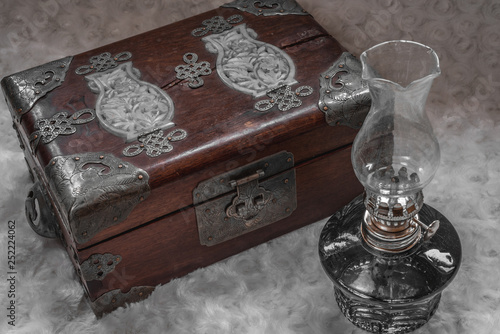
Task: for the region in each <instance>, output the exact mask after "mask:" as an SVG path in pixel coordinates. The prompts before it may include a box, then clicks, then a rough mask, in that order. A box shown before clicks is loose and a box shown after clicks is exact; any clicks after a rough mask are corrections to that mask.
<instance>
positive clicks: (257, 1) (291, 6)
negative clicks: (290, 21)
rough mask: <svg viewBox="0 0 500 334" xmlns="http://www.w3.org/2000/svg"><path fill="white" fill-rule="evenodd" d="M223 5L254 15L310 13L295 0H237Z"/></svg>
mask: <svg viewBox="0 0 500 334" xmlns="http://www.w3.org/2000/svg"><path fill="white" fill-rule="evenodd" d="M221 7H229V8H236V9H239V10H241V11H243V12H248V13H251V14H254V15H257V16H258V15H264V16H271V15H289V14H295V15H309V14H308V13H307V12H306V11H305V10H304V9H303V8H302V7H301V6H300V5H299V4H298V3H297V2H296V1H295V0H235V1H233V2H230V3H227V4H224V5H222V6H221Z"/></svg>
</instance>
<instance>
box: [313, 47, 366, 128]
mask: <svg viewBox="0 0 500 334" xmlns="http://www.w3.org/2000/svg"><path fill="white" fill-rule="evenodd" d="M361 70H362V66H361V63H360V62H359V60H357V59H356V58H355V57H354V56H353V55H351V54H350V53H348V52H344V53H343V54H342V55H341V57H340V58H339V59H338V60H337V61H336V62H335V63H334V64H333V65H332V66H331V67H330V68H329V69H328V70H327V71H325V72H324V73H322V74H321V75H320V77H319V81H320V86H321V89H320V99H319V102H318V106H319V109H320V110H321V111H322V112H323V113H325V118H326V122H327V123H328V124H329V125H332V126H334V125H339V124H342V125H347V126H350V127H353V128H359V127H361V125H362V124H363V121H364V119H365V117H366V115H367V114H368V111H369V110H370V103H371V102H370V101H371V99H370V92H369V90H368V85H367V84H366V82H365V81H364V80H363V79H362V78H361Z"/></svg>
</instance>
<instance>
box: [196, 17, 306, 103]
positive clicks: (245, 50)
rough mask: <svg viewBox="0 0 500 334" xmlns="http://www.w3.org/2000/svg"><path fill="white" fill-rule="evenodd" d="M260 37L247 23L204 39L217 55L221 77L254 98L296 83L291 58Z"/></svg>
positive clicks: (229, 84)
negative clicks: (259, 38) (259, 39)
mask: <svg viewBox="0 0 500 334" xmlns="http://www.w3.org/2000/svg"><path fill="white" fill-rule="evenodd" d="M256 38H257V33H256V32H255V31H254V30H252V29H249V28H247V26H246V24H240V25H238V26H236V27H234V28H233V29H231V30H227V31H225V32H223V33H221V34H214V35H210V36H207V37H204V38H202V40H203V41H204V42H205V47H206V48H207V49H208V50H209V51H210V52H212V53H217V74H218V75H219V77H220V78H221V80H222V81H223V82H224V83H225V84H226V85H227V86H229V87H231V88H233V89H235V90H237V91H240V92H242V93H245V94H249V95H252V96H254V97H261V96H264V95H266V93H267V92H268V91H270V90H273V89H276V88H278V87H280V86H283V85H292V84H294V83H296V82H297V81H296V80H295V65H294V63H293V61H292V59H291V58H290V56H288V55H287V54H286V52H284V51H283V50H281V49H280V48H278V47H276V46H274V45H271V44H268V43H265V42H261V41H258V40H256Z"/></svg>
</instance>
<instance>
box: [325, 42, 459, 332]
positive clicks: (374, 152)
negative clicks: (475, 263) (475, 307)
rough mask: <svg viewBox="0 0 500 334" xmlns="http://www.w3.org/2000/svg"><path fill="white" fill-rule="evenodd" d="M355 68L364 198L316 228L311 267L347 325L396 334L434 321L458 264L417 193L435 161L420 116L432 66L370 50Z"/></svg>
mask: <svg viewBox="0 0 500 334" xmlns="http://www.w3.org/2000/svg"><path fill="white" fill-rule="evenodd" d="M360 59H361V62H362V65H363V71H362V78H363V79H364V80H366V82H367V84H368V87H369V90H370V96H371V107H370V111H369V113H368V115H367V117H366V119H365V121H364V123H363V126H362V128H361V130H360V131H359V133H358V135H357V136H356V139H355V140H354V144H353V148H352V154H351V159H352V164H353V168H354V171H355V173H356V177H357V178H358V179H359V181H360V182H361V183H362V184H363V186H364V187H365V193H364V196H362V197H361V196H360V197H358V198H357V199H355V200H354V201H353V202H351V203H350V204H349V205H348V206H346V207H345V208H344V210H342V211H339V212H338V213H337V214H336V215H334V216H333V217H332V218H331V219H330V220H329V221H328V223H327V224H326V225H325V228H324V229H323V231H322V233H321V237H320V244H319V249H320V258H321V262H322V264H323V267H324V269H325V271H326V273H327V274H328V276H329V277H330V278H331V279H332V281H333V283H334V286H335V297H336V300H337V302H338V304H339V307H340V309H341V310H342V312H343V313H344V315H345V316H346V317H347V318H348V319H349V320H350V321H351V322H352V323H354V324H355V325H357V326H359V327H361V328H363V329H365V330H368V331H371V332H374V333H406V332H409V331H412V330H415V329H416V328H418V327H420V326H422V325H424V324H425V323H426V322H427V321H428V320H429V319H430V318H431V316H432V315H433V314H434V312H435V311H436V309H437V307H438V304H439V300H440V298H441V292H442V290H443V289H444V288H445V287H446V286H447V285H448V284H449V283H450V282H451V280H452V279H453V278H454V277H455V275H456V273H457V271H458V268H459V266H460V262H461V256H462V255H461V254H462V253H461V246H460V239H459V237H458V234H457V232H456V231H455V229H454V228H453V226H452V225H451V223H450V222H449V221H448V220H447V219H446V218H445V217H444V216H442V215H441V214H440V213H439V212H437V211H436V210H434V209H433V208H431V207H429V206H428V205H425V204H424V201H423V198H424V197H423V193H422V189H423V187H425V186H426V185H427V184H428V183H429V182H430V181H431V179H432V177H433V176H434V173H435V172H436V170H437V168H438V165H439V159H440V151H439V144H438V142H437V139H436V137H435V136H434V133H433V130H432V126H431V124H430V121H429V119H428V117H427V115H426V113H425V110H424V107H425V102H426V99H427V95H428V93H429V90H430V87H431V85H432V81H433V79H434V78H435V77H437V76H438V75H439V74H440V68H439V60H438V58H437V55H436V53H435V52H434V51H433V50H432V49H430V48H429V47H427V46H425V45H422V44H419V43H415V42H410V41H391V42H385V43H382V44H379V45H377V46H374V47H372V48H371V49H368V50H367V51H365V52H363V54H362V55H361V57H360Z"/></svg>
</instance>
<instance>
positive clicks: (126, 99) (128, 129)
mask: <svg viewBox="0 0 500 334" xmlns="http://www.w3.org/2000/svg"><path fill="white" fill-rule="evenodd" d="M140 75H141V74H140V72H139V70H137V69H136V68H134V67H132V62H126V63H122V64H120V65H116V66H114V67H113V68H111V69H109V70H107V71H105V72H102V73H94V74H91V75H88V76H86V77H85V79H86V80H88V81H89V87H90V89H91V90H92V91H93V92H94V93H96V94H99V97H98V98H97V102H96V106H95V110H96V114H97V118H98V119H99V122H100V124H101V125H102V126H103V128H105V129H106V130H107V131H109V132H110V133H112V134H114V135H116V136H119V137H123V138H125V139H126V141H132V140H134V139H136V138H137V137H138V136H139V135H140V134H142V133H145V132H151V131H153V130H154V129H156V128H159V129H166V128H169V127H172V126H174V125H175V124H174V123H173V122H172V119H173V117H174V102H173V101H172V99H171V98H170V96H169V95H168V94H167V93H166V92H165V91H163V90H162V89H161V88H159V87H158V86H155V85H153V84H150V83H148V82H145V81H142V80H140V79H139V78H140Z"/></svg>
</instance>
